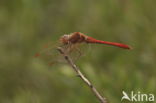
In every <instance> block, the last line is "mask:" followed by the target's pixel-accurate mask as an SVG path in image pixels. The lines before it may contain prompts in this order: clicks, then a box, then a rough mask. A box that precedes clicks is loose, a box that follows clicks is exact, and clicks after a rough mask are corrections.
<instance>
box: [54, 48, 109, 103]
mask: <svg viewBox="0 0 156 103" xmlns="http://www.w3.org/2000/svg"><path fill="white" fill-rule="evenodd" d="M57 50H58V51H59V52H60V53H61V54H62V55H63V56H64V58H65V60H66V61H67V62H68V64H69V65H70V66H71V67H72V68H73V69H74V71H75V72H76V74H77V75H78V76H79V77H80V78H81V79H82V80H83V81H84V82H85V83H86V84H87V85H88V86H89V87H90V89H91V90H92V92H93V94H94V95H95V96H96V97H97V98H98V100H99V101H100V102H101V103H107V101H106V98H104V97H102V96H101V95H100V93H99V92H98V91H97V90H96V88H95V87H94V86H93V85H92V83H91V82H90V81H89V80H88V79H87V78H86V77H85V76H84V75H83V74H82V72H81V71H80V69H79V68H78V67H77V66H76V65H75V64H74V62H73V60H72V59H71V58H70V57H69V56H68V55H67V54H66V53H65V52H64V50H63V48H61V47H58V48H57Z"/></svg>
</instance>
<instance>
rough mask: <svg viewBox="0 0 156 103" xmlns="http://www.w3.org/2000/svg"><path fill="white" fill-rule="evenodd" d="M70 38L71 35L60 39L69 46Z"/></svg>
mask: <svg viewBox="0 0 156 103" xmlns="http://www.w3.org/2000/svg"><path fill="white" fill-rule="evenodd" d="M69 36H70V35H63V36H62V37H61V38H60V41H61V42H62V43H63V44H68V42H69Z"/></svg>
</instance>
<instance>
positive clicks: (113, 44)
mask: <svg viewBox="0 0 156 103" xmlns="http://www.w3.org/2000/svg"><path fill="white" fill-rule="evenodd" d="M86 42H87V43H99V44H107V45H112V46H116V47H120V48H124V49H131V47H130V46H128V45H125V44H121V43H115V42H109V41H102V40H96V39H94V38H92V37H88V38H87V40H86Z"/></svg>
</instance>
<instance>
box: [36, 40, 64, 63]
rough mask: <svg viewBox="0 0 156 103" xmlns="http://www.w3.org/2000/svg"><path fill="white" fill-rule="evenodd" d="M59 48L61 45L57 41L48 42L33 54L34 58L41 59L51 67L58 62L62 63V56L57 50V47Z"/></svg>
mask: <svg viewBox="0 0 156 103" xmlns="http://www.w3.org/2000/svg"><path fill="white" fill-rule="evenodd" d="M59 46H61V43H59V42H58V41H56V42H49V43H47V44H45V45H44V46H43V47H42V49H41V50H40V51H39V52H37V53H36V54H35V57H36V58H40V59H42V60H43V61H44V62H46V63H48V64H49V65H53V64H56V63H58V62H61V61H64V60H63V58H62V56H61V55H60V53H59V52H58V50H57V47H59ZM61 59H62V60H61Z"/></svg>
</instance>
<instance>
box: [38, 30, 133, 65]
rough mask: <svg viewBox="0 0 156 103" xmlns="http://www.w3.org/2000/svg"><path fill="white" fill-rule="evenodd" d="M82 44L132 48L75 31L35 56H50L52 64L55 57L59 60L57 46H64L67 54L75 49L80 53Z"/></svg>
mask: <svg viewBox="0 0 156 103" xmlns="http://www.w3.org/2000/svg"><path fill="white" fill-rule="evenodd" d="M80 44H106V45H111V46H116V47H120V48H123V49H131V47H130V46H128V45H125V44H121V43H115V42H108V41H102V40H97V39H94V38H92V37H89V36H87V35H85V34H83V33H80V32H74V33H71V34H68V35H67V34H65V35H63V36H62V37H60V39H59V43H58V45H55V46H54V47H50V48H49V47H48V48H47V49H45V50H43V51H41V52H40V53H36V55H35V57H44V58H46V59H47V58H49V60H51V61H50V62H51V63H50V64H53V63H54V59H55V62H56V60H57V59H56V56H58V55H59V53H58V51H57V47H62V48H63V49H64V52H65V53H67V54H71V53H72V52H73V51H78V52H79V53H80V50H79V45H80ZM80 54H81V53H80Z"/></svg>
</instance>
